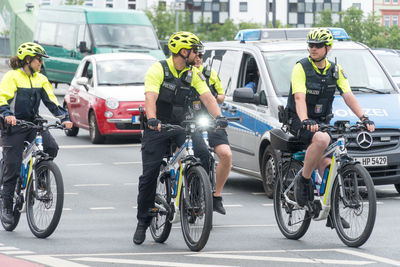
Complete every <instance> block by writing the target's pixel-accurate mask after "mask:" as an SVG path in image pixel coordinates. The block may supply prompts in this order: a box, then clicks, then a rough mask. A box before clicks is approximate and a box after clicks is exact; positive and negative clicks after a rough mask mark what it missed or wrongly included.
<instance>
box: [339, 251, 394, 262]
mask: <svg viewBox="0 0 400 267" xmlns="http://www.w3.org/2000/svg"><path fill="white" fill-rule="evenodd" d="M336 251H337V252H341V253H344V254H349V255H353V256H358V257H361V258H365V259H369V260H373V261H377V262H382V263H386V264H391V265H395V266H400V261H396V260H392V259H388V258H384V257H379V256H375V255H372V254H369V253H363V252H359V251H355V250H349V249H336Z"/></svg>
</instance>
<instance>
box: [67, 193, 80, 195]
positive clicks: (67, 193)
mask: <svg viewBox="0 0 400 267" xmlns="http://www.w3.org/2000/svg"><path fill="white" fill-rule="evenodd" d="M77 194H78V193H64V195H77Z"/></svg>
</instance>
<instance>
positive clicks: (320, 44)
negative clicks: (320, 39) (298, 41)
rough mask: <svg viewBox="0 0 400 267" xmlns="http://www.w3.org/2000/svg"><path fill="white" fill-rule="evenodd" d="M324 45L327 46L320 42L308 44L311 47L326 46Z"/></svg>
mask: <svg viewBox="0 0 400 267" xmlns="http://www.w3.org/2000/svg"><path fill="white" fill-rule="evenodd" d="M324 46H325V44H324V43H318V44H312V43H310V44H308V47H309V48H313V47H316V48H322V47H324Z"/></svg>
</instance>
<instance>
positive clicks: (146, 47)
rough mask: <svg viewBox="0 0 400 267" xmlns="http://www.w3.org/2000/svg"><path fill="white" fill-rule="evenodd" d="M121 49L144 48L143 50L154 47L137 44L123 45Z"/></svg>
mask: <svg viewBox="0 0 400 267" xmlns="http://www.w3.org/2000/svg"><path fill="white" fill-rule="evenodd" d="M121 47H122V48H145V49H156V48H154V47H150V46H144V45H137V44H130V45H123V46H121Z"/></svg>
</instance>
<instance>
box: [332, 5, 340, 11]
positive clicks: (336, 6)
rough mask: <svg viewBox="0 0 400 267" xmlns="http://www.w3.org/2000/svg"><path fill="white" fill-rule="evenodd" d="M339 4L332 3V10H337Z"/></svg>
mask: <svg viewBox="0 0 400 267" xmlns="http://www.w3.org/2000/svg"><path fill="white" fill-rule="evenodd" d="M339 11H340V10H339V4H338V3H333V4H332V12H335V13H336V12H339Z"/></svg>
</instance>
